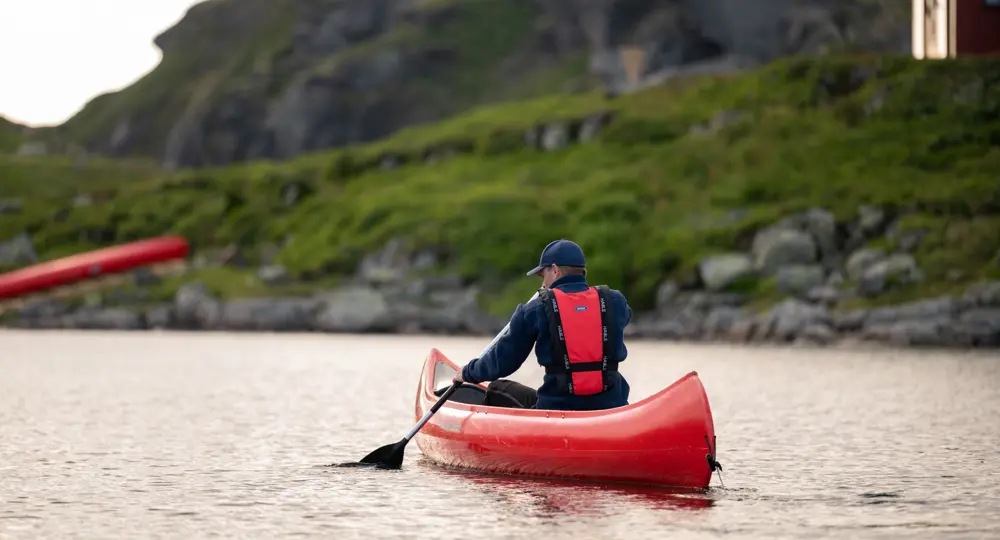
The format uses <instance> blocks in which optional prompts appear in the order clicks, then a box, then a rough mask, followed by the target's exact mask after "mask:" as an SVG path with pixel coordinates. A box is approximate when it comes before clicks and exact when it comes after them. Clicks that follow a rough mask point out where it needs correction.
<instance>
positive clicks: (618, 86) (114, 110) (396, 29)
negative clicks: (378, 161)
mask: <svg viewBox="0 0 1000 540" xmlns="http://www.w3.org/2000/svg"><path fill="white" fill-rule="evenodd" d="M751 4H752V5H751ZM908 5H909V3H908V2H905V0H881V1H880V0H840V1H836V0H798V1H795V0H760V1H757V2H753V3H747V2H743V1H741V0H208V1H207V2H204V3H202V4H199V5H197V6H194V7H193V8H192V9H191V10H190V11H189V12H188V14H187V15H186V17H185V18H184V19H183V20H182V21H181V22H180V23H178V25H177V26H175V27H174V28H171V29H170V30H169V31H167V32H165V33H164V34H162V35H161V36H158V37H157V38H156V44H157V45H158V46H159V47H160V48H161V49H162V51H163V61H162V62H161V64H160V65H159V66H158V67H157V68H156V69H155V70H154V71H153V72H151V73H150V74H149V75H148V76H147V77H145V78H143V79H142V80H140V81H139V82H137V83H136V84H135V85H133V86H132V87H129V88H127V89H125V90H123V91H121V92H117V93H113V94H107V95H103V96H100V97H98V98H96V99H94V100H93V101H92V102H91V103H89V104H88V106H87V107H85V108H84V110H83V111H81V113H80V114H79V115H77V116H76V117H74V118H73V119H71V120H70V121H68V122H67V123H66V124H65V125H63V126H61V127H60V129H59V132H60V135H61V136H63V137H65V138H66V139H68V140H70V141H73V142H76V143H79V144H82V145H83V146H84V147H86V148H87V149H88V150H90V151H92V152H98V153H103V154H109V155H115V156H125V155H131V156H148V157H155V158H157V159H160V160H162V161H163V162H164V163H165V164H166V165H168V166H171V167H180V166H194V167H198V166H208V165H218V164H225V163H230V162H234V161H243V160H249V159H258V158H279V159H280V158H288V157H292V156H295V155H298V154H301V153H303V152H308V151H312V150H317V149H322V148H329V147H339V146H344V145H348V144H352V143H358V142H365V141H371V140H374V139H378V138H381V137H384V136H386V135H389V134H391V133H393V132H395V131H397V130H398V129H400V128H402V127H405V126H409V125H414V124H419V123H424V122H430V121H434V120H437V119H440V118H443V117H445V116H449V115H452V114H455V113H458V112H460V111H462V110H464V109H467V108H469V107H472V106H475V105H479V104H483V103H489V102H495V101H500V100H507V99H513V98H525V97H532V96H535V95H540V94H544V93H554V92H555V93H558V92H567V91H575V90H584V89H590V88H593V87H595V86H597V85H602V86H603V87H605V88H607V89H610V90H613V91H622V90H626V89H627V86H628V85H627V84H626V80H627V78H626V72H625V69H624V64H623V62H622V55H621V54H620V47H623V46H633V47H639V48H640V49H641V50H642V51H643V52H644V58H643V59H642V65H641V71H642V73H643V75H644V76H645V78H646V79H647V80H653V81H655V80H660V79H662V78H664V77H669V76H672V75H674V74H677V73H681V72H683V71H685V70H688V69H698V70H704V69H710V70H729V69H734V68H739V67H744V66H752V65H755V64H759V63H762V62H767V61H769V60H772V59H774V58H777V57H780V56H784V55H789V54H799V53H806V54H816V53H821V52H823V50H824V48H829V47H836V48H843V47H856V48H860V49H862V50H872V51H894V52H905V51H906V50H907V48H908V46H909V25H910V20H909V16H908V12H907V6H908Z"/></svg>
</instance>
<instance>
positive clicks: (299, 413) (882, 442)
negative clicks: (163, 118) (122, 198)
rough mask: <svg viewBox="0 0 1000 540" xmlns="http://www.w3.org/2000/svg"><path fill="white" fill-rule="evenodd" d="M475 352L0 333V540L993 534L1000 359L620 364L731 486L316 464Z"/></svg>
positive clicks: (298, 340) (376, 426)
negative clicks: (707, 417)
mask: <svg viewBox="0 0 1000 540" xmlns="http://www.w3.org/2000/svg"><path fill="white" fill-rule="evenodd" d="M486 341H488V340H482V339H446V338H440V337H402V336H330V335H266V334H259V335H226V334H215V335H213V334H171V333H164V334H161V333H152V332H151V333H132V334H114V333H72V332H53V333H44V332H38V333H17V332H0V538H4V539H6V538H17V539H20V538H31V539H34V538H60V539H62V538H101V539H116V538H129V539H131V538H201V537H206V536H218V537H224V538H230V537H231V538H245V537H254V538H276V537H285V536H300V537H321V538H337V539H338V540H339V539H350V538H449V537H452V536H456V535H458V533H459V531H461V536H468V535H475V536H478V537H483V538H490V539H494V538H496V539H506V538H511V539H521V538H540V537H545V538H547V539H550V540H563V539H573V540H577V539H578V538H583V537H586V538H623V539H634V538H666V537H670V538H718V537H720V536H735V537H740V538H747V537H749V538H807V539H810V540H812V539H813V538H815V537H817V536H833V537H838V538H871V537H892V538H899V537H912V538H940V537H945V536H947V537H956V538H998V537H1000V514H998V513H997V512H996V509H997V508H1000V445H998V444H997V441H998V440H1000V422H997V421H996V419H997V418H998V417H1000V357H998V356H997V355H996V354H980V353H975V354H974V353H960V352H913V351H867V352H865V351H861V352H859V351H853V352H851V351H843V350H820V351H816V350H804V349H768V348H735V347H726V346H714V345H712V346H709V345H679V344H657V343H642V342H634V343H632V344H631V345H630V347H629V352H630V356H629V359H628V360H627V361H626V362H625V363H623V364H622V368H621V369H622V371H623V373H624V374H625V376H626V377H627V378H628V380H629V382H630V384H631V386H632V389H633V390H632V396H631V399H632V400H638V399H641V398H642V397H645V396H647V395H650V394H652V393H654V392H656V391H658V390H659V389H661V388H663V387H664V386H667V385H669V384H670V383H671V382H673V381H674V380H676V379H677V378H679V377H681V376H683V375H684V374H685V373H687V372H688V371H691V370H697V371H698V372H699V374H700V375H701V379H702V381H703V383H704V384H705V387H706V390H707V392H708V396H709V399H710V400H711V404H712V409H713V412H714V415H715V426H716V433H717V435H718V453H719V456H718V457H719V459H720V460H721V461H722V462H723V463H724V465H725V471H724V473H723V475H724V476H723V477H724V480H725V488H723V487H721V485H720V484H719V482H718V477H717V476H716V477H714V478H713V485H712V487H711V488H710V489H708V490H706V491H687V492H685V491H668V490H663V489H656V488H644V487H631V486H620V485H604V484H589V483H577V482H560V481H551V480H535V479H521V478H511V477H501V476H490V475H481V474H471V473H467V472H458V471H452V470H446V469H443V468H441V467H438V466H435V465H434V464H432V463H429V462H428V461H427V460H426V458H424V457H423V456H422V455H421V453H420V450H419V447H418V446H417V445H416V444H414V443H411V444H409V445H407V448H406V460H405V462H404V465H403V468H402V469H400V470H396V471H387V470H373V469H368V468H333V467H329V466H328V465H329V464H331V463H341V462H347V461H357V460H359V459H361V458H362V457H364V456H365V455H366V454H368V453H369V452H371V451H372V450H374V449H375V448H377V447H379V446H382V445H384V444H388V443H392V442H395V441H398V440H399V439H400V438H401V437H402V436H403V434H405V433H406V431H407V430H408V429H409V428H410V427H412V426H413V423H414V418H413V402H414V396H415V392H416V387H417V378H418V376H419V373H420V368H421V365H422V360H423V358H424V357H425V356H426V354H427V352H428V351H429V350H430V349H431V347H438V348H439V349H441V350H442V351H443V352H444V353H445V354H446V355H448V356H449V357H450V358H452V359H454V360H455V361H456V362H458V363H460V364H461V363H464V362H466V361H468V359H470V358H474V357H475V356H476V355H478V354H479V352H480V351H481V350H482V347H483V345H484V344H485V342H486ZM513 378H514V379H515V380H519V381H521V382H525V383H527V384H535V383H536V382H537V381H538V380H540V378H541V369H540V368H538V366H537V365H536V364H530V363H529V364H526V365H525V367H524V368H522V370H521V371H519V372H518V373H517V374H515V376H514V377H513ZM453 533H454V534H453Z"/></svg>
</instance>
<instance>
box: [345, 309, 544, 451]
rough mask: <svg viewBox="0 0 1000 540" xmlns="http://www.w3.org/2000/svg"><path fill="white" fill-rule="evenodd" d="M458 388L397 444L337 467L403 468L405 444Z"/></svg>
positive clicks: (491, 345)
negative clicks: (355, 461)
mask: <svg viewBox="0 0 1000 540" xmlns="http://www.w3.org/2000/svg"><path fill="white" fill-rule="evenodd" d="M537 297H538V293H537V292H536V293H535V294H534V296H532V297H531V299H530V300H528V302H530V301H531V300H534V299H535V298H537ZM509 329H510V322H508V323H507V324H506V325H505V326H504V327H503V330H501V331H500V333H499V334H497V335H496V337H494V338H493V341H491V342H490V344H489V345H487V346H486V348H485V349H483V352H482V353H480V356H482V355H483V354H486V351H488V350H490V349H491V348H492V347H493V345H495V344H496V342H497V341H499V340H500V337H501V336H503V335H504V334H506V333H507V330H509ZM460 386H462V383H459V382H456V383H453V384H452V385H451V387H449V388H448V391H447V392H445V393H444V394H442V395H441V398H440V399H438V400H437V402H436V403H435V404H434V405H433V406H432V407H431V408H430V410H428V411H427V412H425V413H424V415H423V416H422V417H421V418H420V421H418V422H417V425H415V426H413V429H411V430H410V431H409V433H407V434H406V436H405V437H403V438H402V440H400V441H399V442H397V443H393V444H387V445H385V446H382V447H380V448H378V449H376V450H375V451H374V452H372V453H370V454H368V455H367V456H365V457H363V458H361V461H360V462H358V463H342V464H340V465H339V466H340V467H358V466H365V465H367V466H374V467H377V468H380V469H399V468H400V467H402V466H403V451H404V449H405V448H406V443H408V442H410V439H412V438H413V436H414V435H416V434H417V432H418V431H420V428H422V427H424V424H426V423H427V421H428V420H430V419H431V416H433V415H434V413H436V412H437V411H438V409H440V408H441V406H442V405H444V402H445V401H448V398H450V397H451V395H452V394H453V393H455V390H458V388H459V387H460Z"/></svg>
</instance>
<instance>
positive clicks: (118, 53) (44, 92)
mask: <svg viewBox="0 0 1000 540" xmlns="http://www.w3.org/2000/svg"><path fill="white" fill-rule="evenodd" d="M197 3H200V0H0V115H3V116H6V117H7V118H8V119H10V120H13V121H15V122H19V123H22V124H29V125H36V126H37V125H49V124H59V123H62V122H63V121H65V120H66V119H68V118H69V117H71V116H72V115H73V114H74V113H76V112H77V111H78V110H80V108H81V107H83V105H84V104H85V103H86V102H87V101H89V100H90V99H91V98H93V97H94V96H96V95H98V94H101V93H104V92H106V91H109V90H116V89H119V88H122V87H125V86H128V85H129V84H130V83H132V82H134V81H135V80H136V79H138V78H140V77H141V76H142V75H144V74H146V73H147V72H149V71H150V70H151V69H153V67H155V66H156V65H157V64H158V63H159V62H160V51H159V50H157V48H156V47H155V46H154V45H153V38H154V37H156V36H157V35H158V34H160V33H161V32H162V31H163V30H165V29H167V28H169V27H171V26H173V25H174V24H175V23H176V22H177V21H178V20H180V18H181V17H182V16H183V15H184V13H185V12H186V11H187V9H188V8H189V7H190V6H192V5H194V4H197Z"/></svg>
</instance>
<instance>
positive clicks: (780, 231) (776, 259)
mask: <svg viewBox="0 0 1000 540" xmlns="http://www.w3.org/2000/svg"><path fill="white" fill-rule="evenodd" d="M817 251H818V250H817V247H816V242H815V241H814V240H813V238H812V236H811V235H810V234H809V233H806V232H803V231H799V230H795V229H789V228H786V227H784V226H776V227H771V228H768V229H764V230H762V231H760V232H758V233H757V235H756V236H755V237H754V240H753V255H754V267H755V268H756V269H757V270H758V271H760V272H763V273H765V274H773V273H774V272H776V271H777V270H778V269H779V268H781V267H782V266H789V265H793V264H812V263H814V262H816V261H817V255H818V253H817Z"/></svg>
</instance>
